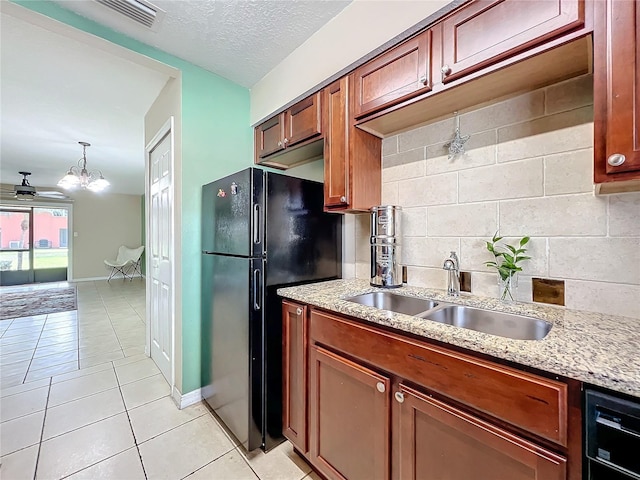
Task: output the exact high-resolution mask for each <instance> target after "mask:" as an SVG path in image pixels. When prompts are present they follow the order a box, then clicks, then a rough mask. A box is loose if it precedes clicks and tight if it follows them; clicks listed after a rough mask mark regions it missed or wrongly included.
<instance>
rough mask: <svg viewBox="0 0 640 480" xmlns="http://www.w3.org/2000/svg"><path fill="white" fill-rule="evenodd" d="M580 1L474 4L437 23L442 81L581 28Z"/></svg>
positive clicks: (483, 0)
mask: <svg viewBox="0 0 640 480" xmlns="http://www.w3.org/2000/svg"><path fill="white" fill-rule="evenodd" d="M584 1H585V0H527V1H526V2H523V1H519V0H475V1H472V2H470V3H469V4H468V5H466V6H464V7H463V8H462V9H460V10H459V11H458V12H456V13H454V14H453V15H451V16H450V17H448V18H446V19H445V20H444V21H443V22H442V63H443V66H442V75H443V77H442V81H443V82H448V81H451V80H455V79H456V78H459V77H461V76H463V75H466V74H468V73H471V72H473V71H476V70H479V69H481V68H483V67H486V66H488V65H491V64H493V63H496V62H498V61H500V60H503V59H505V58H506V57H508V56H511V55H515V54H517V53H520V52H522V51H524V50H526V49H528V48H531V47H533V46H535V45H538V44H540V43H542V42H544V41H546V40H549V39H551V38H553V37H556V36H558V35H560V34H562V33H565V32H568V31H570V30H573V29H575V28H579V27H580V26H582V25H583V24H584V18H585V12H584V9H585V6H584Z"/></svg>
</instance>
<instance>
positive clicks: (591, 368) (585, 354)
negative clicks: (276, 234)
mask: <svg viewBox="0 0 640 480" xmlns="http://www.w3.org/2000/svg"><path fill="white" fill-rule="evenodd" d="M374 291H389V290H388V289H381V288H376V287H372V286H370V285H369V282H368V281H366V280H355V279H353V280H332V281H328V282H321V283H314V284H309V285H300V286H297V287H287V288H280V289H278V295H280V296H282V297H285V298H289V299H292V300H295V301H298V302H301V303H305V304H309V305H314V306H316V307H320V308H324V309H326V310H330V311H334V312H337V313H343V314H345V315H349V316H352V317H355V318H359V319H362V320H366V321H368V322H372V323H376V324H379V325H384V326H387V327H391V328H394V329H397V330H400V331H406V332H410V333H412V334H415V335H419V336H422V337H426V338H429V339H433V340H438V341H441V342H444V343H448V344H451V345H456V346H458V347H463V348H466V349H468V350H472V351H475V352H480V353H483V354H487V355H490V356H492V357H495V358H499V359H504V360H508V361H511V362H514V363H517V364H520V365H524V366H529V367H533V368H537V369H540V370H543V371H546V372H550V373H553V374H557V375H562V376H565V377H568V378H573V379H576V380H580V381H583V382H587V383H591V384H593V385H599V386H602V387H606V388H609V389H611V390H615V391H617V392H622V393H626V394H630V395H633V396H635V397H640V320H638V319H634V318H628V317H620V316H615V315H603V314H599V313H592V312H584V311H579V310H571V309H568V308H565V307H556V306H551V305H544V304H537V303H515V304H506V303H503V302H500V301H499V300H498V299H495V298H489V297H479V296H474V295H470V294H462V295H461V296H460V297H449V296H447V295H446V292H445V291H444V290H436V289H427V288H419V287H412V286H403V287H402V288H398V289H394V290H393V293H396V294H399V295H406V296H411V297H418V298H428V299H433V300H438V301H441V302H446V303H455V304H459V305H468V306H472V307H480V308H486V309H491V310H496V311H502V312H508V313H515V314H519V315H525V316H530V317H536V318H540V319H543V320H546V321H548V322H550V323H552V324H553V328H552V329H551V331H550V332H549V334H548V335H547V336H546V337H545V338H544V339H542V340H512V339H509V338H503V337H498V336H495V335H490V334H486V333H481V332H476V331H474V330H468V329H465V328H458V327H454V326H450V325H444V324H440V323H437V322H433V321H430V320H424V319H422V318H419V317H414V316H411V315H404V314H401V313H393V312H389V311H386V310H379V309H377V308H374V307H369V306H365V305H360V304H358V303H354V302H348V301H346V300H344V299H345V298H348V297H351V296H354V295H359V294H363V293H368V292H374Z"/></svg>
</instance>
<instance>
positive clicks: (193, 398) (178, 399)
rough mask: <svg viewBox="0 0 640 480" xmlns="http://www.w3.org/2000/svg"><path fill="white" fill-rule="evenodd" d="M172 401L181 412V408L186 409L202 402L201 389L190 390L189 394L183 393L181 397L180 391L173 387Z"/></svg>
mask: <svg viewBox="0 0 640 480" xmlns="http://www.w3.org/2000/svg"><path fill="white" fill-rule="evenodd" d="M171 397H172V398H173V401H174V402H175V403H176V405H177V406H178V408H179V409H180V410H182V409H183V408H187V407H188V406H190V405H194V404H196V403H198V402H200V401H201V400H202V389H200V388H197V389H195V390H192V391H191V392H189V393H185V394H184V395H182V394H181V393H180V390H178V389H177V388H176V387H173V393H172V395H171Z"/></svg>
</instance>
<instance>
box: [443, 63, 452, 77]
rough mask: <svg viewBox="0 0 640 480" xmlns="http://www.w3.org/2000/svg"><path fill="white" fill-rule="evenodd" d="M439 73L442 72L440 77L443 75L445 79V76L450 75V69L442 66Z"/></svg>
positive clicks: (447, 66)
mask: <svg viewBox="0 0 640 480" xmlns="http://www.w3.org/2000/svg"><path fill="white" fill-rule="evenodd" d="M440 71H441V72H442V75H444V76H445V77H446V76H447V75H451V67H450V66H449V65H443V66H442V68H441V69H440Z"/></svg>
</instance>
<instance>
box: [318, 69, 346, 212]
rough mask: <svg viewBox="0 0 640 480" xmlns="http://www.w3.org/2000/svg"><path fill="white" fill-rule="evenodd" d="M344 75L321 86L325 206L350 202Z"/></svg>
mask: <svg viewBox="0 0 640 480" xmlns="http://www.w3.org/2000/svg"><path fill="white" fill-rule="evenodd" d="M348 95H349V92H348V82H347V77H343V78H341V79H340V80H338V81H336V82H334V83H332V84H331V85H329V86H328V87H326V88H325V89H324V102H323V103H324V121H325V128H324V130H325V133H326V134H325V137H324V206H325V208H327V207H340V206H346V205H348V204H349V117H348V105H349V103H348V101H349V98H348Z"/></svg>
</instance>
